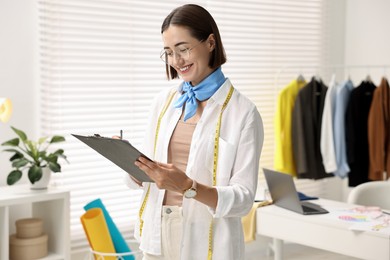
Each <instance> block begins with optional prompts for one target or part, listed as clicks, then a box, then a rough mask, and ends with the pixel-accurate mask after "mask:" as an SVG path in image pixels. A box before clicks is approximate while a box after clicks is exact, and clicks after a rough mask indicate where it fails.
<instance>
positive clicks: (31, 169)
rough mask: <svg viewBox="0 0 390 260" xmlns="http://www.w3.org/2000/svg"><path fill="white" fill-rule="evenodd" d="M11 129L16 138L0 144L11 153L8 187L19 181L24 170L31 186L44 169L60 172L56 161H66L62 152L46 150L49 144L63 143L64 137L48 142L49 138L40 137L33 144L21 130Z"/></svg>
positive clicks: (54, 138)
mask: <svg viewBox="0 0 390 260" xmlns="http://www.w3.org/2000/svg"><path fill="white" fill-rule="evenodd" d="M11 128H12V130H13V131H14V132H15V133H16V135H17V136H18V137H16V138H14V139H11V140H8V141H6V142H4V143H2V144H1V145H2V146H9V147H10V148H8V149H4V151H6V152H11V153H13V155H12V156H11V158H10V161H11V162H12V167H13V170H12V171H11V172H10V173H9V174H8V177H7V184H8V185H13V184H14V183H16V182H17V181H19V180H20V178H21V177H22V173H23V171H24V170H28V179H29V180H30V182H31V183H32V184H34V183H36V182H37V181H39V180H40V179H41V178H42V175H43V170H45V169H49V172H50V171H51V172H61V165H60V163H59V162H58V159H59V158H62V159H64V160H65V161H67V159H66V156H65V155H64V150H62V149H57V150H56V151H54V152H49V151H48V148H49V147H50V145H51V144H54V143H59V142H64V141H65V138H64V137H62V136H58V135H55V136H53V137H51V139H50V140H49V137H42V138H40V139H39V140H38V142H34V141H31V140H29V139H28V138H27V135H26V134H25V133H24V132H23V131H22V130H19V129H17V128H15V127H12V126H11ZM67 162H68V161H67Z"/></svg>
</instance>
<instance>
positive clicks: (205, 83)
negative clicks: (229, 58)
mask: <svg viewBox="0 0 390 260" xmlns="http://www.w3.org/2000/svg"><path fill="white" fill-rule="evenodd" d="M225 80H226V79H225V76H224V75H223V73H222V70H221V67H219V68H218V69H217V70H215V71H214V72H213V73H211V74H210V75H209V76H207V78H205V79H204V80H202V82H200V83H199V84H198V85H196V86H194V87H193V86H192V85H191V83H190V82H184V83H183V87H182V90H183V92H184V93H183V94H182V95H181V96H180V97H179V99H178V100H177V101H176V102H175V104H174V107H176V108H179V107H183V105H184V103H186V106H185V111H184V121H186V120H187V119H188V118H191V117H193V116H194V115H195V113H196V109H197V108H198V102H197V100H199V101H204V100H206V99H209V98H210V97H211V96H212V95H213V94H214V93H215V92H216V91H217V90H218V89H219V88H220V87H221V86H222V84H223V83H224V82H225Z"/></svg>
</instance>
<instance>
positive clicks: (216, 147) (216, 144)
mask: <svg viewBox="0 0 390 260" xmlns="http://www.w3.org/2000/svg"><path fill="white" fill-rule="evenodd" d="M233 92H234V87H233V86H231V87H230V90H229V93H228V94H227V96H226V99H225V102H224V103H223V105H222V108H221V111H220V113H219V117H218V121H217V126H216V129H215V137H214V161H213V164H214V165H213V186H216V185H217V165H218V150H219V136H220V132H221V122H222V114H223V111H224V110H225V108H226V107H227V105H228V103H229V101H230V98H231V97H232V95H233ZM175 94H176V92H173V93H171V94H170V96H169V97H168V100H167V102H166V104H165V105H164V108H163V109H162V111H161V113H160V115H159V117H158V121H157V127H156V134H155V138H154V153H156V145H157V139H158V133H159V130H160V124H161V119H162V118H163V116H164V114H165V112H166V111H167V109H168V107H169V105H170V103H171V102H172V99H173V97H174V95H175ZM149 192H150V183H149V186H148V190H147V191H146V194H145V197H144V200H143V202H142V205H141V208H140V210H139V218H140V232H139V233H140V236H142V228H143V224H144V221H143V220H142V215H143V212H144V209H145V206H146V202H147V200H148V197H149ZM212 256H213V220H211V223H210V229H209V248H208V255H207V259H208V260H211V259H212Z"/></svg>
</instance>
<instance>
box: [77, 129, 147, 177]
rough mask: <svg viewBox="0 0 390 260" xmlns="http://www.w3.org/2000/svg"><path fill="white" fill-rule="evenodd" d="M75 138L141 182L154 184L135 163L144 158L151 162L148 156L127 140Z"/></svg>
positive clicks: (79, 136)
mask: <svg viewBox="0 0 390 260" xmlns="http://www.w3.org/2000/svg"><path fill="white" fill-rule="evenodd" d="M72 135H73V136H74V137H76V138H77V139H79V140H80V141H82V142H83V143H85V144H86V145H88V146H89V147H91V148H92V149H94V150H95V151H96V152H98V153H99V154H101V155H103V156H104V157H106V158H107V159H108V160H110V161H111V162H113V163H114V164H116V165H117V166H119V167H120V168H121V169H122V170H124V171H126V172H127V173H128V174H130V175H131V176H133V177H134V178H136V179H137V180H139V181H140V182H153V180H152V179H150V178H149V176H147V175H146V174H145V173H144V172H143V171H142V170H140V169H139V168H138V167H137V166H136V165H134V162H135V161H136V160H137V159H138V158H139V157H140V156H143V157H145V158H147V159H148V160H150V161H151V159H149V158H148V157H147V156H145V155H144V154H143V153H141V152H140V151H138V150H137V148H135V147H134V146H133V145H131V144H130V142H129V141H127V140H122V139H114V138H109V137H101V136H99V135H95V136H82V135H76V134H72Z"/></svg>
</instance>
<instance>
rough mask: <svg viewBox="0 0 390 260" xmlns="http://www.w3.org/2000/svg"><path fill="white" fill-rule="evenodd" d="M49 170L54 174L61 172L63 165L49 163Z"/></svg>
mask: <svg viewBox="0 0 390 260" xmlns="http://www.w3.org/2000/svg"><path fill="white" fill-rule="evenodd" d="M49 168H50V170H51V171H52V172H60V171H61V165H59V164H58V163H53V162H49Z"/></svg>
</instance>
